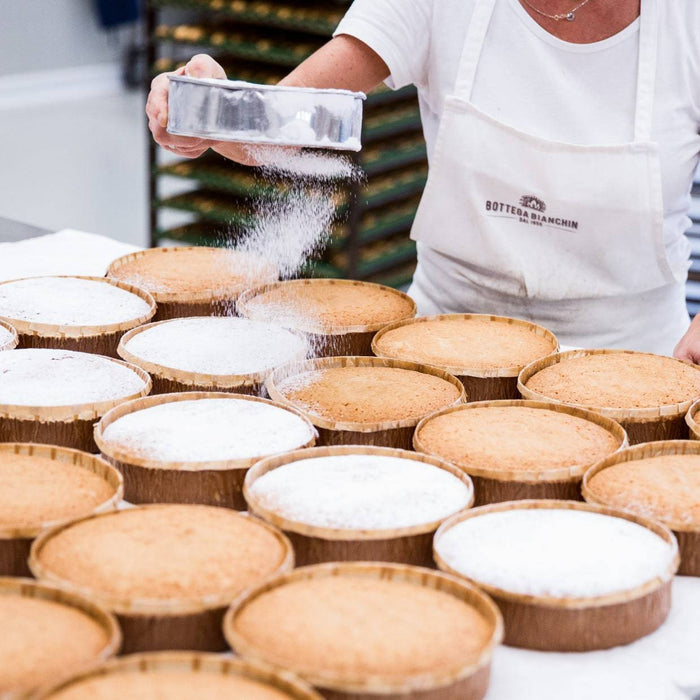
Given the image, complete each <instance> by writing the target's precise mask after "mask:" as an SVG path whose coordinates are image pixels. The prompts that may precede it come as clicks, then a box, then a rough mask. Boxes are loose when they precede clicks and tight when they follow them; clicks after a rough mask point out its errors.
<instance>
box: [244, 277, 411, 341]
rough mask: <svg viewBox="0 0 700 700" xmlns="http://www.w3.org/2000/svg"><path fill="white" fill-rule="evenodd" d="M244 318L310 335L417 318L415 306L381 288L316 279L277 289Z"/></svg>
mask: <svg viewBox="0 0 700 700" xmlns="http://www.w3.org/2000/svg"><path fill="white" fill-rule="evenodd" d="M243 313H244V315H245V316H247V317H249V318H254V319H257V320H261V321H274V322H276V323H280V324H282V325H284V326H287V327H292V328H300V329H303V330H310V331H314V330H316V331H318V330H325V331H333V330H339V329H342V328H346V327H352V326H376V327H381V326H383V325H386V324H388V323H393V322H394V321H400V320H401V319H404V318H411V317H413V316H414V315H415V306H414V304H413V302H412V301H411V300H410V299H409V298H408V297H405V296H403V295H401V294H398V293H397V292H396V291H395V290H394V289H390V288H389V287H384V286H382V285H379V284H371V283H369V282H364V283H362V284H345V283H338V282H337V281H336V280H322V279H316V280H313V281H312V282H308V281H290V282H282V283H280V284H278V285H275V286H274V287H273V288H272V289H269V290H267V291H264V292H261V293H260V294H257V295H256V296H254V297H252V298H251V299H249V300H248V301H247V302H246V303H245V308H244V310H243Z"/></svg>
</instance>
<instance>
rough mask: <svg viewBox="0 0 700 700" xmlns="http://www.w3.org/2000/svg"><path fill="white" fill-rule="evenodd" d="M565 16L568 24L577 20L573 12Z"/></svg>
mask: <svg viewBox="0 0 700 700" xmlns="http://www.w3.org/2000/svg"><path fill="white" fill-rule="evenodd" d="M564 16H565V18H566V21H567V22H573V21H574V20H575V19H576V15H575V14H574V13H573V12H569V13H568V14H567V15H564Z"/></svg>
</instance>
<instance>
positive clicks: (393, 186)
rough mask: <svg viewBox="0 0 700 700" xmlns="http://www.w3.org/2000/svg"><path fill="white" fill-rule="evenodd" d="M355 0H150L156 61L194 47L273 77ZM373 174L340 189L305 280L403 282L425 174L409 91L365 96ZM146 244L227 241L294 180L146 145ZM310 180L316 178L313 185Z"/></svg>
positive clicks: (409, 269) (178, 57) (314, 45)
mask: <svg viewBox="0 0 700 700" xmlns="http://www.w3.org/2000/svg"><path fill="white" fill-rule="evenodd" d="M349 4H350V3H349V0H335V1H334V0H330V1H326V2H319V1H318V0H288V1H286V2H282V1H278V0H276V1H275V2H265V1H264V0H254V1H251V0H148V1H147V3H146V22H147V30H148V37H149V44H148V48H149V63H150V65H151V68H152V72H153V73H154V74H156V73H161V72H164V71H172V70H176V69H177V68H179V67H180V66H182V65H184V64H185V62H186V61H187V59H188V58H189V57H190V56H191V55H192V54H193V53H195V52H197V51H204V52H206V53H210V54H212V55H213V56H214V57H215V58H216V59H217V60H218V61H219V62H220V63H221V64H222V65H223V66H224V68H225V69H226V73H227V75H228V76H229V77H230V78H233V79H238V80H246V81H249V82H255V83H262V84H275V83H277V82H278V81H279V80H281V79H282V78H283V77H284V76H285V75H286V74H287V73H288V72H289V71H290V70H291V68H293V67H294V66H296V65H297V64H298V63H300V62H301V61H302V60H304V59H305V58H306V57H307V56H309V55H310V54H311V53H313V52H314V51H315V50H316V49H318V48H319V47H320V46H322V45H323V44H324V43H325V42H326V41H327V40H328V39H329V38H330V36H331V35H332V33H333V31H334V29H335V27H336V25H337V24H338V22H339V21H340V19H341V18H342V16H343V14H344V13H345V11H346V9H347V7H348V6H349ZM362 143H363V149H362V151H361V152H360V153H359V154H358V155H357V156H356V158H357V162H358V163H359V164H360V165H361V166H362V168H363V170H364V172H365V174H366V177H365V179H364V180H363V181H362V182H361V183H354V184H349V185H342V186H341V188H340V189H339V191H338V192H337V193H336V195H335V196H334V199H335V202H334V203H335V206H336V211H337V220H336V222H335V223H334V225H333V227H332V231H331V232H330V233H331V235H330V238H329V241H328V245H327V247H326V249H325V252H324V253H323V254H322V257H321V258H320V259H318V260H314V261H312V262H311V263H310V264H308V265H307V266H306V267H305V268H304V270H303V271H302V274H304V275H308V276H323V277H345V278H353V279H364V280H371V281H376V282H381V283H384V284H389V285H391V286H404V285H406V284H408V283H409V282H410V280H411V277H412V275H413V270H414V268H415V256H416V253H415V244H414V243H413V242H412V241H411V240H410V239H409V237H408V234H409V231H410V228H411V224H412V222H413V218H414V216H415V212H416V209H417V207H418V201H419V199H420V194H421V193H422V191H423V187H424V186H425V182H426V179H427V160H426V151H425V142H424V141H423V135H422V132H421V124H420V114H419V110H418V103H417V99H416V93H415V90H414V88H413V87H408V88H404V89H402V90H397V91H392V90H389V89H388V88H387V87H385V86H381V87H379V88H378V89H377V90H375V91H373V92H372V93H371V94H370V95H368V98H367V101H366V102H365V109H364V121H363V132H362ZM149 177H150V202H151V243H152V245H158V244H161V243H163V242H166V241H172V242H175V243H182V244H187V245H225V244H227V243H230V242H231V241H233V240H235V239H236V237H237V236H240V235H241V234H242V233H243V232H245V230H246V229H248V228H250V227H251V226H252V225H254V222H255V216H256V209H255V206H254V202H256V201H260V200H263V201H265V200H267V199H271V198H276V197H285V195H286V192H287V190H288V189H289V185H290V181H289V180H285V179H284V178H282V177H280V178H279V179H275V180H269V179H263V178H262V177H260V176H259V174H257V172H256V170H255V169H254V168H247V167H245V166H240V165H237V164H235V163H232V162H229V161H227V160H225V159H224V158H221V157H220V156H218V155H216V154H213V153H210V154H207V155H205V156H203V157H201V158H198V159H196V160H174V159H173V156H172V154H167V153H165V152H163V151H162V150H161V149H159V148H158V147H156V146H155V145H153V144H151V146H150V157H149ZM309 186H313V183H310V185H309Z"/></svg>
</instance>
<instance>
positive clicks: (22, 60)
mask: <svg viewBox="0 0 700 700" xmlns="http://www.w3.org/2000/svg"><path fill="white" fill-rule="evenodd" d="M118 44H119V42H118V36H117V35H116V34H115V33H114V32H106V31H104V30H103V29H102V28H101V26H100V25H99V22H98V18H97V11H96V9H95V4H94V2H93V0H0V76H3V75H12V74H17V73H26V72H33V71H44V70H52V69H56V68H74V67H78V66H85V65H92V64H97V63H109V62H113V61H117V60H118V59H119V53H120V52H119V46H118Z"/></svg>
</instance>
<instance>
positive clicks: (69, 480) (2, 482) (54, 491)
mask: <svg viewBox="0 0 700 700" xmlns="http://www.w3.org/2000/svg"><path fill="white" fill-rule="evenodd" d="M114 492H115V489H114V487H113V486H111V485H110V484H109V482H108V481H107V480H106V479H104V478H103V477H101V476H99V475H98V474H95V473H94V472H92V471H90V470H89V469H85V468H83V467H80V466H78V465H75V464H71V463H68V462H63V461H60V460H57V459H49V458H48V457H39V456H35V455H26V454H13V453H11V452H3V451H0V530H3V529H7V528H12V529H15V528H16V529H20V528H22V529H28V528H40V527H42V526H43V525H44V524H46V523H51V522H56V521H61V520H73V519H75V518H81V517H83V516H85V515H89V514H90V513H92V512H93V511H94V510H95V508H97V507H98V506H99V505H101V504H102V503H104V502H105V501H108V500H109V499H110V498H112V496H114Z"/></svg>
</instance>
